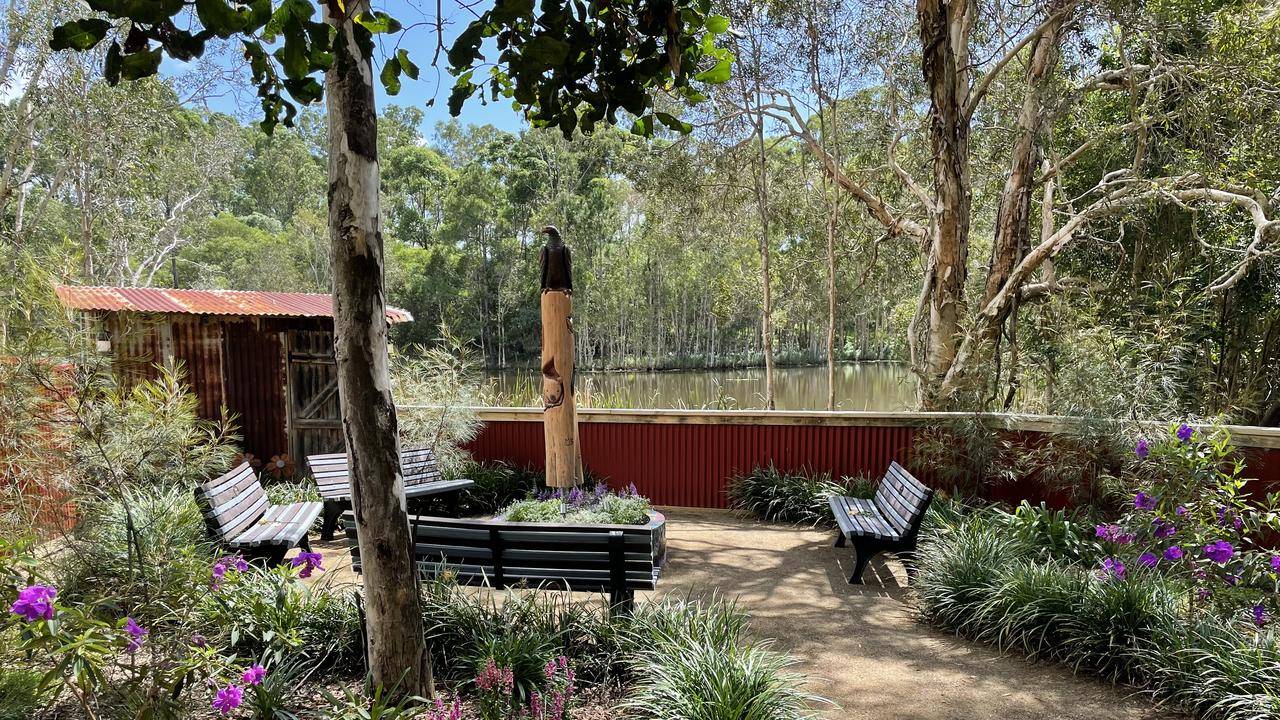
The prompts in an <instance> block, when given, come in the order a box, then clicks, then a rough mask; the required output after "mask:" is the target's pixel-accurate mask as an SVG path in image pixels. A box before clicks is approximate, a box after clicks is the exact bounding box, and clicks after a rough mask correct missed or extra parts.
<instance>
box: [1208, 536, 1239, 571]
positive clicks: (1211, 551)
mask: <svg viewBox="0 0 1280 720" xmlns="http://www.w3.org/2000/svg"><path fill="white" fill-rule="evenodd" d="M1235 554H1236V549H1235V548H1234V547H1233V546H1232V545H1231V543H1229V542H1227V541H1226V540H1215V541H1214V542H1211V543H1209V544H1208V545H1205V546H1204V556H1205V557H1207V558H1209V559H1210V560H1212V561H1214V562H1216V563H1218V564H1219V565H1221V564H1224V563H1226V562H1227V561H1228V560H1230V559H1231V558H1232V556H1234V555H1235Z"/></svg>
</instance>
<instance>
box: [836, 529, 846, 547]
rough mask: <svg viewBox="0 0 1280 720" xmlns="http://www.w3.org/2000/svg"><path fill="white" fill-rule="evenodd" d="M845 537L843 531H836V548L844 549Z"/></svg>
mask: <svg viewBox="0 0 1280 720" xmlns="http://www.w3.org/2000/svg"><path fill="white" fill-rule="evenodd" d="M844 543H845V537H844V531H843V530H836V547H844Z"/></svg>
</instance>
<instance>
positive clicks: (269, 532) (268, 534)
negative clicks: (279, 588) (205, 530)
mask: <svg viewBox="0 0 1280 720" xmlns="http://www.w3.org/2000/svg"><path fill="white" fill-rule="evenodd" d="M195 495H196V503H197V504H198V505H199V506H200V508H201V510H202V511H203V512H204V517H205V523H206V524H207V525H208V527H209V532H210V534H211V535H213V536H215V537H217V538H218V539H219V540H221V541H222V542H223V543H224V544H225V545H227V546H228V547H230V548H232V549H233V550H239V551H240V552H242V553H244V554H245V555H248V556H252V557H262V558H265V559H266V560H267V561H268V562H269V563H271V564H279V563H280V562H281V561H283V560H284V555H285V553H286V552H288V551H289V548H292V547H294V546H295V545H296V546H299V547H301V548H302V549H303V550H306V551H310V550H311V543H310V542H309V541H308V540H307V532H308V531H309V530H310V529H311V525H312V524H313V523H315V521H316V517H317V516H319V515H320V510H321V509H322V504H321V503H318V502H299V503H291V504H289V505H272V504H271V503H270V502H268V501H267V493H266V491H265V490H263V489H262V483H260V482H258V476H257V473H255V472H254V470H253V468H252V467H250V466H249V463H247V462H244V463H241V464H240V465H239V466H238V467H236V468H235V469H233V470H231V471H230V472H228V473H226V474H224V475H220V476H218V477H217V478H215V479H213V480H211V481H209V482H207V483H201V484H200V485H198V486H196V490H195Z"/></svg>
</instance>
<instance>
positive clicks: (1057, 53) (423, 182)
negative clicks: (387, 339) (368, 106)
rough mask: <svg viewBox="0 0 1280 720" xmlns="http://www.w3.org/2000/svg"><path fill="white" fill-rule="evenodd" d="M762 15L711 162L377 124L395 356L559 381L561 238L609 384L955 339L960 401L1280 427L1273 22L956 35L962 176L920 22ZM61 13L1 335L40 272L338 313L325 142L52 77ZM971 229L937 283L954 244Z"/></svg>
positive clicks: (31, 32) (912, 358)
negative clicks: (548, 302) (556, 288)
mask: <svg viewBox="0 0 1280 720" xmlns="http://www.w3.org/2000/svg"><path fill="white" fill-rule="evenodd" d="M740 5H741V6H740V7H735V6H733V5H732V4H729V5H727V6H726V7H725V10H724V12H725V13H726V14H727V15H729V16H730V18H731V19H732V22H733V26H734V28H735V31H736V33H737V37H738V40H737V47H736V54H737V62H736V63H735V65H734V73H735V74H734V77H733V79H731V80H730V81H729V82H727V83H726V84H725V85H724V86H723V87H722V88H720V89H718V90H717V91H716V95H715V96H712V97H709V98H708V99H707V101H706V102H704V103H702V104H701V105H699V106H697V107H695V108H693V109H691V110H690V109H685V110H684V111H683V112H682V113H680V115H681V117H682V118H684V120H683V121H687V122H689V123H691V124H692V126H693V127H692V132H691V133H690V134H688V135H682V134H680V133H677V132H660V133H659V136H658V137H657V138H654V139H644V138H641V137H639V136H636V135H633V134H631V133H628V132H626V131H625V130H615V129H603V128H601V129H598V130H597V131H596V132H595V133H594V134H592V135H590V136H582V135H580V134H579V135H575V136H574V137H573V138H571V139H565V138H564V137H562V136H561V135H560V133H559V132H558V131H557V130H554V129H549V130H535V129H529V130H525V131H522V132H520V133H507V132H502V131H498V130H495V129H494V128H492V127H474V126H462V125H458V124H444V125H441V126H439V127H437V128H435V129H434V130H432V131H424V129H423V128H422V127H421V126H422V114H421V112H420V111H419V110H417V109H415V108H412V107H400V106H394V105H393V106H388V107H385V108H384V109H383V111H382V113H381V115H380V122H379V146H380V147H379V156H380V158H381V168H382V204H383V229H384V233H385V236H386V239H387V247H388V253H387V255H388V260H387V266H388V271H387V272H388V283H387V285H388V302H389V303H391V304H393V305H397V306H400V307H403V308H406V309H408V310H410V311H411V312H412V313H413V314H414V316H415V317H416V318H417V321H416V322H414V323H411V324H407V325H404V326H401V327H399V328H397V329H396V330H395V333H396V337H395V341H396V342H397V343H398V344H399V345H401V346H402V347H410V346H412V345H414V344H424V345H431V344H433V343H435V342H436V341H437V340H438V339H439V337H440V332H441V328H442V327H445V328H448V330H449V332H451V333H452V334H454V335H456V336H458V337H460V338H462V339H464V340H466V341H467V342H469V343H471V344H472V345H474V346H475V348H476V349H477V350H478V351H479V353H481V357H483V359H484V362H485V363H486V364H487V365H489V366H492V367H509V366H519V365H528V364H531V363H533V362H536V355H537V349H538V326H537V320H538V316H537V304H536V288H537V268H536V264H537V260H536V259H537V249H538V247H539V246H540V244H541V238H540V237H539V236H538V234H537V231H538V229H539V228H541V227H542V226H543V225H546V224H554V225H557V226H558V227H560V229H561V231H562V232H563V234H564V236H565V238H566V240H567V241H568V242H569V244H570V245H571V247H572V248H573V251H574V259H575V275H576V277H575V323H576V329H577V333H578V344H579V353H580V363H581V364H582V365H585V366H588V367H594V368H618V367H634V368H654V369H668V368H685V367H715V366H722V365H729V364H764V363H765V362H777V363H800V362H820V361H822V360H824V359H826V358H827V353H828V342H829V340H830V347H831V356H832V359H833V360H845V359H895V360H902V361H908V362H911V363H912V364H913V366H915V367H916V368H917V371H918V372H919V373H920V374H921V375H922V376H925V377H928V376H930V374H931V373H932V374H937V371H938V368H937V367H936V366H935V365H936V363H935V360H936V358H935V359H930V357H929V355H930V353H931V352H935V348H940V350H937V351H936V352H937V353H941V354H942V355H944V356H945V355H947V354H948V353H949V354H950V356H951V357H960V358H964V359H966V360H968V363H969V365H968V366H967V367H966V373H967V374H966V375H964V376H963V380H964V385H963V392H962V393H960V394H958V395H957V396H956V397H957V398H958V399H955V400H951V401H949V404H950V406H951V407H959V408H964V409H1002V408H1010V409H1018V410H1027V411H1048V412H1058V413H1086V414H1105V415H1109V416H1121V417H1127V416H1139V417H1165V416H1173V415H1179V414H1196V415H1217V414H1223V415H1225V416H1226V417H1228V418H1229V419H1232V420H1235V421H1240V422H1257V423H1261V424H1276V423H1277V421H1278V420H1280V417H1278V416H1277V411H1278V409H1280V396H1278V395H1277V388H1276V383H1277V382H1278V381H1280V374H1278V373H1277V354H1278V353H1280V306H1278V304H1280V294H1278V293H1277V289H1278V287H1280V285H1278V283H1277V277H1276V268H1275V265H1274V263H1273V262H1271V261H1270V260H1269V253H1270V252H1271V248H1270V243H1272V242H1273V241H1274V240H1275V239H1276V238H1275V235H1276V234H1277V232H1280V230H1277V226H1276V222H1275V221H1274V220H1272V219H1271V218H1272V217H1274V215H1273V214H1272V212H1273V206H1274V205H1275V204H1276V202H1277V188H1278V187H1280V184H1278V180H1277V179H1278V178H1280V157H1278V156H1277V150H1276V148H1277V147H1280V142H1278V141H1280V119H1278V118H1277V104H1278V103H1277V98H1280V87H1278V82H1277V80H1278V78H1280V67H1278V66H1277V65H1278V63H1280V60H1278V59H1277V58H1280V53H1278V52H1276V50H1277V40H1276V34H1277V24H1278V22H1280V21H1278V19H1277V16H1276V13H1275V11H1274V9H1273V8H1268V7H1267V6H1266V5H1265V4H1263V3H1254V2H1171V1H1168V0H1154V1H1148V2H1130V3H1119V4H1115V5H1108V6H1100V5H1093V4H1083V3H1058V4H1053V3H1050V4H1049V6H1046V7H1041V6H1039V5H1037V6H1035V7H1022V6H1017V7H1013V6H1009V7H1006V6H1003V5H1000V6H997V7H995V8H994V9H989V12H987V13H984V14H982V15H981V16H979V17H975V18H968V19H967V20H966V22H967V23H968V24H967V25H966V29H965V31H966V32H968V33H971V34H972V38H973V39H972V43H971V45H972V47H971V48H966V51H969V50H971V51H972V52H973V53H974V55H975V56H978V55H981V58H980V59H979V60H975V61H974V65H975V66H981V67H983V68H984V69H983V71H982V74H980V75H977V76H976V77H975V78H974V79H973V84H972V87H966V91H965V93H964V94H965V95H966V97H968V99H969V100H971V101H972V107H968V108H967V112H965V113H962V114H963V115H964V118H963V120H964V122H963V123H960V122H959V121H957V123H956V124H955V125H953V126H952V127H959V126H960V125H962V124H963V125H964V126H965V132H964V137H963V138H958V137H952V138H949V139H946V138H944V139H945V140H946V141H947V143H950V144H949V145H948V144H947V143H943V145H942V146H945V147H956V146H958V145H959V143H960V140H963V146H964V152H965V156H964V157H963V158H962V159H960V160H957V167H959V168H960V169H961V170H963V172H955V173H952V175H950V176H947V174H946V173H942V174H941V175H940V174H939V173H940V171H939V169H938V166H939V164H940V163H939V162H937V158H938V156H937V154H936V152H935V151H936V149H937V147H939V145H938V144H937V143H938V142H939V141H938V139H937V138H936V137H935V134H936V132H937V129H936V127H935V126H934V125H935V124H934V123H933V118H934V117H935V114H936V113H935V114H931V112H930V107H933V106H937V105H938V100H937V98H936V97H934V92H935V91H936V90H937V89H938V80H937V77H933V78H931V77H929V76H928V74H927V73H926V74H925V75H924V76H922V74H921V70H920V68H921V66H922V64H924V65H926V66H927V65H928V63H926V62H925V58H924V57H923V55H922V52H923V51H922V47H921V45H920V39H919V35H920V34H921V33H922V32H924V31H923V30H922V29H921V28H920V27H918V26H917V22H916V17H917V15H916V12H915V9H914V8H912V7H908V6H907V5H903V4H902V3H895V2H887V3H850V2H844V3H837V2H817V1H812V2H795V3H776V4H772V5H770V6H769V7H768V8H767V10H765V9H757V8H754V7H753V6H752V5H751V4H749V3H742V4H740ZM73 12H76V10H75V8H74V7H73V6H72V5H71V4H70V3H63V2H58V1H55V2H30V1H28V2H19V1H18V0H12V1H11V3H10V6H9V8H8V11H7V13H6V15H5V26H4V28H3V31H4V33H5V37H6V38H7V40H8V42H6V43H5V44H4V48H3V51H2V52H3V57H0V86H3V88H4V90H5V94H4V98H5V100H4V102H3V105H0V150H2V151H3V153H4V156H3V158H0V171H2V172H0V237H3V240H4V248H3V251H4V255H5V257H4V261H5V262H6V264H7V266H8V268H9V269H10V272H8V273H6V276H7V279H6V280H5V282H6V283H8V284H10V288H9V290H10V292H7V293H6V297H7V298H8V301H7V302H6V305H5V307H4V323H3V331H4V341H5V342H6V343H9V342H12V341H14V340H13V339H14V338H18V337H21V336H22V335H23V334H24V333H28V332H30V331H31V330H32V329H33V328H37V327H38V326H39V324H40V322H41V313H50V312H56V308H53V307H51V306H45V307H37V306H33V305H32V304H31V303H30V301H29V299H28V298H29V297H30V294H29V293H25V292H21V290H23V289H26V288H30V287H37V286H41V285H43V284H45V283H47V282H49V281H50V280H54V281H59V282H71V283H83V284H112V285H115V284H120V285H155V286H171V285H173V284H174V278H175V274H176V280H177V284H178V285H180V286H182V287H204V288H232V289H269V290H298V291H317V292H327V291H328V290H329V260H328V248H329V240H328V235H327V227H326V219H325V205H324V203H325V179H324V178H325V170H324V168H325V163H326V158H325V157H324V148H325V146H326V143H325V141H324V137H325V128H324V123H323V116H322V115H321V114H319V113H318V112H315V111H305V112H304V113H303V114H302V115H301V116H300V119H299V122H298V126H297V127H296V128H295V129H286V128H283V127H281V128H277V129H276V131H275V133H274V134H273V135H271V136H266V135H263V134H262V133H261V132H260V131H259V130H258V129H257V128H256V127H254V126H252V125H251V124H250V123H249V122H248V121H247V120H244V119H240V118H235V117H231V116H228V115H223V114H218V113H211V112H208V111H205V110H202V109H201V107H202V106H203V104H204V101H205V100H206V99H207V98H208V97H210V96H212V95H213V94H215V93H217V92H220V91H221V90H220V89H221V88H224V87H226V86H227V85H228V84H234V81H235V78H234V77H229V75H231V76H234V72H233V71H229V70H227V67H228V63H227V62H226V60H227V58H228V57H233V56H234V53H233V52H224V53H223V54H222V56H221V57H219V55H218V54H216V53H211V54H210V55H209V56H207V57H206V59H205V60H202V61H200V62H193V63H191V64H190V67H186V68H183V69H182V71H181V72H180V73H178V74H167V75H166V76H164V77H163V78H162V79H151V80H145V81H138V82H130V83H125V84H122V85H120V86H118V87H109V86H108V85H107V84H106V83H105V82H104V81H103V79H102V78H101V76H100V73H99V71H98V70H97V68H99V67H100V65H101V57H99V56H98V55H95V54H94V53H87V54H83V55H79V54H77V55H68V54H65V53H51V52H49V51H48V50H47V40H48V38H47V35H46V33H47V29H48V28H49V27H50V26H52V25H53V24H54V22H55V21H57V20H59V19H65V17H67V16H68V14H69V13H73ZM925 49H927V48H925ZM940 62H943V63H944V64H945V62H946V58H943V59H942V60H940ZM961 69H962V70H967V69H968V66H967V65H966V66H965V67H964V68H961ZM931 98H932V99H931ZM979 100H981V104H979V103H978V101H979ZM961 110H966V108H961ZM949 180H950V181H957V182H958V183H959V185H957V187H958V188H959V189H958V190H955V189H954V188H953V190H955V192H953V195H952V196H951V197H950V198H942V197H940V195H939V194H940V193H942V192H944V191H947V190H948V184H947V181H949ZM964 186H967V187H964ZM1210 187H1212V188H1213V190H1214V192H1219V193H1225V194H1227V195H1230V196H1231V197H1227V198H1226V199H1225V200H1221V199H1218V198H1216V196H1214V197H1211V196H1209V194H1208V190H1209V188H1210ZM1241 198H1242V199H1241ZM943 200H946V202H943ZM1249 203H1253V204H1254V205H1256V210H1257V212H1254V209H1255V208H1253V207H1250V206H1249ZM957 205H964V206H965V210H966V212H964V213H963V214H964V222H963V223H962V224H963V225H964V227H963V228H960V227H950V229H949V230H948V223H951V224H952V225H956V224H957V223H955V222H953V219H954V215H956V213H951V214H948V213H944V212H942V208H955V207H957ZM944 231H945V232H944ZM946 232H950V233H951V234H950V236H948V237H940V236H939V233H942V234H944V235H945V234H946ZM960 237H963V240H964V243H963V245H956V243H955V242H952V244H951V246H950V247H951V254H952V255H954V257H951V258H941V259H942V260H946V261H948V262H950V263H951V267H952V271H951V272H950V273H948V274H946V278H949V279H947V280H946V282H943V281H942V280H941V279H939V277H940V276H939V274H938V272H937V267H938V266H939V265H938V263H939V257H938V249H939V248H943V249H944V250H945V249H946V248H947V247H948V245H947V242H948V241H955V240H957V238H960ZM1044 242H1048V243H1049V244H1050V245H1051V246H1053V247H1052V253H1048V252H1046V254H1045V257H1042V258H1038V261H1037V262H1036V263H1035V264H1034V266H1033V267H1031V268H1029V270H1027V272H1025V273H1022V274H1021V275H1018V274H1017V273H1015V272H1014V269H1015V266H1020V265H1019V264H1020V263H1022V262H1023V261H1024V260H1026V259H1027V258H1028V257H1031V258H1033V259H1037V256H1036V253H1037V252H1039V251H1040V246H1041V244H1042V243H1044ZM1046 261H1047V264H1046ZM957 263H958V264H957ZM956 268H960V269H961V270H962V272H956V271H955V269H956ZM957 275H959V278H958V279H957V278H956V276H957ZM1014 275H1018V276H1017V277H1016V278H1015V279H1016V282H1012V281H1011V277H1012V276H1014ZM947 282H949V283H952V284H953V286H951V287H948V286H947V285H946V283H947ZM956 282H958V283H959V285H958V289H957V287H956V286H954V284H955V283H956ZM947 293H951V295H949V296H948V295H947ZM1002 293H1003V294H1002ZM1001 298H1009V299H1008V300H1007V301H1002V302H1004V304H1002V305H1000V306H999V307H996V308H995V310H993V312H992V313H990V314H984V312H983V311H985V310H986V309H987V307H988V305H989V301H990V300H992V299H996V300H1001ZM957 308H960V310H959V311H957ZM966 308H967V312H965V309H966ZM922 318H923V320H922ZM947 323H950V327H951V328H952V329H951V330H950V331H946V330H945V327H946V326H947ZM766 328H767V331H766ZM766 340H767V341H768V342H767V343H766ZM966 341H972V346H973V349H972V351H970V350H969V349H965V348H969V343H967V342H966ZM984 348H985V349H984ZM965 353H969V354H968V355H965ZM935 354H936V353H935ZM970 358H972V359H970ZM944 359H946V361H947V362H948V363H949V362H950V358H944ZM948 377H949V376H948ZM944 380H945V378H943V377H942V376H939V377H937V378H934V381H935V382H933V383H931V384H932V385H937V384H940V383H944ZM922 401H923V402H926V404H927V405H930V406H933V405H934V403H932V402H929V398H925V399H923V400H922Z"/></svg>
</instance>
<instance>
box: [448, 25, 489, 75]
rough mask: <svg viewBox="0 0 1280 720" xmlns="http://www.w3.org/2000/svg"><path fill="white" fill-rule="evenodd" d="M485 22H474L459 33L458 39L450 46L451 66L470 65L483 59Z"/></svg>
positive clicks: (462, 66) (461, 66)
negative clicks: (482, 47)
mask: <svg viewBox="0 0 1280 720" xmlns="http://www.w3.org/2000/svg"><path fill="white" fill-rule="evenodd" d="M484 27H485V24H484V23H483V22H481V21H479V20H476V21H475V22H472V23H471V24H470V25H468V26H467V29H466V30H463V31H462V32H461V33H458V39H457V40H454V41H453V45H452V46H450V47H449V53H448V55H449V66H450V67H452V68H465V67H469V66H470V65H471V63H473V62H474V61H476V60H481V59H483V57H484V56H482V55H481V54H480V43H481V41H482V40H483V39H484Z"/></svg>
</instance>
